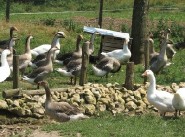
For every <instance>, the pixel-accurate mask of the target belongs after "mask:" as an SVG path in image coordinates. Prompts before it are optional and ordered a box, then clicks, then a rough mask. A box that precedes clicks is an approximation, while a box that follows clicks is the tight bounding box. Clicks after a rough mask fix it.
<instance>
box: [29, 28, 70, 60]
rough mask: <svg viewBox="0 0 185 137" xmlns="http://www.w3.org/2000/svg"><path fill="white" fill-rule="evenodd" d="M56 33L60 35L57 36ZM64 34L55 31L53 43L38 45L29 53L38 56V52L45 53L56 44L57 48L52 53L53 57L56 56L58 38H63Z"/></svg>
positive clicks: (58, 44) (58, 46)
mask: <svg viewBox="0 0 185 137" xmlns="http://www.w3.org/2000/svg"><path fill="white" fill-rule="evenodd" d="M58 35H61V36H62V37H58ZM65 37H66V35H65V33H64V32H57V33H56V34H55V36H54V38H53V42H54V43H55V44H54V43H53V44H52V45H51V44H43V45H40V46H38V47H36V48H34V49H32V50H31V53H32V55H33V56H35V57H36V56H38V55H40V54H45V53H46V52H48V51H49V50H50V49H51V48H52V47H53V46H56V47H57V48H58V49H59V50H57V51H55V53H54V59H55V57H56V55H58V54H59V52H60V38H65Z"/></svg>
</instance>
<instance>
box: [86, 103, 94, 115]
mask: <svg viewBox="0 0 185 137" xmlns="http://www.w3.org/2000/svg"><path fill="white" fill-rule="evenodd" d="M84 108H85V113H86V114H88V115H93V114H94V113H95V106H94V105H92V104H84Z"/></svg>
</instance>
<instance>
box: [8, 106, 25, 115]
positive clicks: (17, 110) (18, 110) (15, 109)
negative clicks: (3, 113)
mask: <svg viewBox="0 0 185 137" xmlns="http://www.w3.org/2000/svg"><path fill="white" fill-rule="evenodd" d="M10 111H11V112H12V113H14V114H17V115H18V116H25V115H26V113H25V109H24V108H21V107H13V108H11V109H10Z"/></svg>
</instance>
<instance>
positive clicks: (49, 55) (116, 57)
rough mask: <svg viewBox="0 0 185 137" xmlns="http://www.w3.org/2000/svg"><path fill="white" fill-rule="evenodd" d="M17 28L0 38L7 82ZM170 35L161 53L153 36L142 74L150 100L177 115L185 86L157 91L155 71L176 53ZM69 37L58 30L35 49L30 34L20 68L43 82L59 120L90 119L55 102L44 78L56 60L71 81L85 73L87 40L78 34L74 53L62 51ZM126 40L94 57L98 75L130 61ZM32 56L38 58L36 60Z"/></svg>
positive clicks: (184, 104)
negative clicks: (84, 47)
mask: <svg viewBox="0 0 185 137" xmlns="http://www.w3.org/2000/svg"><path fill="white" fill-rule="evenodd" d="M14 31H18V29H17V28H16V27H11V28H10V38H9V39H8V40H3V41H0V53H1V66H0V73H1V75H0V82H3V81H5V80H6V79H7V77H9V76H10V75H11V72H12V70H13V65H12V60H13V52H14V45H15V42H16V40H17V39H18V38H16V37H13V32H14ZM97 34H98V33H97V32H94V33H93V34H91V38H90V40H89V42H88V44H89V45H88V47H89V48H88V54H89V56H90V58H92V57H93V56H92V55H93V52H94V41H95V37H96V35H97ZM169 34H170V30H167V31H162V32H161V34H160V52H159V53H158V52H156V51H155V49H154V42H153V39H152V36H151V35H149V42H150V44H149V51H150V67H149V69H148V70H146V71H145V72H144V73H143V74H142V76H147V77H148V78H149V81H150V85H149V88H148V91H147V99H148V101H149V102H150V103H151V104H152V105H154V106H155V107H156V108H157V109H158V110H159V111H160V114H161V115H163V116H164V115H165V113H166V112H170V111H176V114H175V115H176V116H177V111H178V110H179V111H182V110H185V88H181V89H179V90H178V91H177V92H176V93H175V94H171V93H168V92H165V91H158V90H156V81H155V76H154V74H158V73H159V72H160V71H161V70H162V69H163V68H164V67H166V66H168V63H169V60H172V58H173V56H174V55H175V53H176V52H175V50H174V49H173V46H172V44H173V43H172V42H171V41H170V40H169V39H168V35H169ZM65 37H66V35H65V33H64V32H57V33H56V34H55V35H54V37H53V40H52V41H51V44H43V45H40V46H37V47H36V48H34V49H31V48H30V43H31V39H32V38H33V36H32V35H29V36H27V38H26V42H25V52H24V53H23V54H22V55H19V70H20V72H21V75H22V79H23V80H25V81H28V82H29V83H31V84H37V87H38V88H39V86H40V85H41V86H43V87H44V89H45V91H46V102H45V109H46V113H47V114H48V115H50V116H51V117H52V118H54V119H55V120H57V121H59V122H64V121H69V120H75V119H84V118H88V116H86V115H84V114H83V113H81V112H80V110H78V109H77V108H76V107H74V106H72V105H70V104H68V103H66V102H52V101H51V93H50V89H49V85H48V83H47V82H46V81H44V80H45V79H46V77H48V75H49V74H50V73H51V72H53V70H54V69H53V63H58V64H60V65H62V66H63V67H61V68H56V69H55V70H56V71H57V72H59V73H61V74H62V75H63V76H67V77H70V78H71V83H72V79H73V78H75V81H74V84H76V77H78V76H79V75H80V72H81V65H82V47H81V42H82V41H83V36H82V35H78V36H77V41H76V49H75V50H74V51H73V52H69V53H66V54H61V53H60V47H61V45H60V39H62V38H65ZM122 43H123V48H122V49H116V50H113V51H110V52H102V53H101V54H100V56H99V57H98V58H96V59H94V60H93V63H92V70H93V72H94V74H95V75H96V76H99V77H103V76H105V75H108V74H109V73H116V72H118V71H119V70H120V68H121V66H122V65H124V64H126V63H127V62H128V61H129V59H130V57H131V52H130V49H129V48H128V44H129V39H124V40H123V42H122ZM32 57H34V59H33V58H32ZM90 63H91V61H90ZM27 67H32V72H31V73H29V74H28V75H25V70H26V68H27Z"/></svg>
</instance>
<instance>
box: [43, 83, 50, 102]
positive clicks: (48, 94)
mask: <svg viewBox="0 0 185 137" xmlns="http://www.w3.org/2000/svg"><path fill="white" fill-rule="evenodd" d="M44 89H45V92H46V102H50V101H51V91H50V88H49V87H48V86H44Z"/></svg>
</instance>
